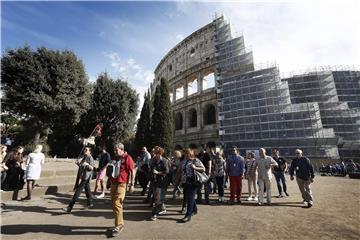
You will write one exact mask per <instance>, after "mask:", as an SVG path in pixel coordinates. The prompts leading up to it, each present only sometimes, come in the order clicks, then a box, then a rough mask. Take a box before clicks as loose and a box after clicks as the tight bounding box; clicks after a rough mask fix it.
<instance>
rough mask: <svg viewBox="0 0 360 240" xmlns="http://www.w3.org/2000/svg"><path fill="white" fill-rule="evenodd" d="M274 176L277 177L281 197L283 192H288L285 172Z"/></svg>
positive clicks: (276, 173)
mask: <svg viewBox="0 0 360 240" xmlns="http://www.w3.org/2000/svg"><path fill="white" fill-rule="evenodd" d="M274 175H275V179H276V184H277V187H278V190H279V194H280V195H281V194H282V193H283V190H284V192H287V187H286V180H285V173H284V172H274ZM280 182H281V183H282V184H281V183H280ZM281 185H282V187H281Z"/></svg>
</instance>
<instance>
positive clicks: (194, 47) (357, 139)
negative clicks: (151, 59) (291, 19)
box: [150, 16, 360, 159]
mask: <svg viewBox="0 0 360 240" xmlns="http://www.w3.org/2000/svg"><path fill="white" fill-rule="evenodd" d="M161 78H165V79H167V80H168V81H169V86H170V92H171V94H170V99H171V101H172V106H173V114H174V121H175V122H174V127H175V129H174V147H175V148H179V147H188V146H190V147H197V146H199V145H200V144H202V143H207V144H208V146H220V147H223V148H224V149H225V151H227V150H228V149H229V148H230V147H231V146H233V145H236V146H237V147H238V148H239V149H240V151H241V154H245V153H246V152H247V151H253V150H256V149H258V148H259V147H265V148H267V149H270V148H278V149H280V151H281V152H282V155H283V156H284V157H292V156H294V152H295V149H296V148H301V149H303V151H304V154H305V155H306V156H308V157H310V158H317V159H324V158H329V159H339V158H342V159H347V158H353V159H355V158H358V159H359V158H360V71H359V70H356V69H355V67H341V68H340V67H338V68H328V67H323V68H320V69H314V70H311V71H307V72H302V73H297V74H293V75H291V76H287V77H284V78H281V77H280V72H279V68H278V67H277V66H276V65H275V64H268V65H266V66H264V65H257V64H254V60H253V56H252V51H250V50H249V49H247V48H246V47H245V43H244V37H243V36H234V34H233V33H232V29H231V26H230V23H229V22H228V21H227V20H226V19H225V17H224V16H220V17H216V18H215V19H214V20H213V21H212V22H211V23H209V24H208V25H206V26H204V27H202V28H200V29H199V30H197V31H195V32H194V33H192V34H191V35H190V36H188V37H186V38H185V39H184V40H183V41H181V42H180V43H179V44H177V45H176V46H175V47H174V48H172V49H171V50H170V51H169V52H168V53H167V54H166V55H165V56H164V58H163V59H162V60H161V61H160V63H159V64H158V66H157V67H156V69H155V79H154V82H153V83H152V84H151V87H150V88H151V91H152V92H154V90H155V87H156V86H157V85H158V84H159V83H160V79H161Z"/></svg>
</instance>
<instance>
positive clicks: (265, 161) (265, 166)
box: [255, 155, 278, 180]
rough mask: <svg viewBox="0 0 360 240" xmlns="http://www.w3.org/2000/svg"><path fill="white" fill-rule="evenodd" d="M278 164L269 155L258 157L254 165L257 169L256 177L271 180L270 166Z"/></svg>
mask: <svg viewBox="0 0 360 240" xmlns="http://www.w3.org/2000/svg"><path fill="white" fill-rule="evenodd" d="M277 165H278V164H277V163H276V161H275V160H274V159H273V158H272V157H270V156H267V155H265V157H264V158H262V157H259V158H257V159H256V160H255V166H257V169H258V178H259V179H263V180H266V179H268V180H271V178H272V173H271V166H277Z"/></svg>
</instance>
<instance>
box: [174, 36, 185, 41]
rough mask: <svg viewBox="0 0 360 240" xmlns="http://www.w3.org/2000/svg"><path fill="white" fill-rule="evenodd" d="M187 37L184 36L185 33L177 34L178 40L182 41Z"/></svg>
mask: <svg viewBox="0 0 360 240" xmlns="http://www.w3.org/2000/svg"><path fill="white" fill-rule="evenodd" d="M184 38H185V37H184V35H183V34H177V35H176V40H178V41H181V40H183V39H184Z"/></svg>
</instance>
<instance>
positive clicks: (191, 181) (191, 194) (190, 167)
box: [182, 148, 205, 222]
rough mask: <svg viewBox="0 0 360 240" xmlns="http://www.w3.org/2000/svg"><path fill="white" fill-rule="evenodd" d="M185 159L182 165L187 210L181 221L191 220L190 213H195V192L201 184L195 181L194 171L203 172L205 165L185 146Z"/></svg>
mask: <svg viewBox="0 0 360 240" xmlns="http://www.w3.org/2000/svg"><path fill="white" fill-rule="evenodd" d="M184 154H185V161H184V163H183V166H182V170H183V174H184V175H185V176H186V182H185V185H186V188H185V189H186V195H187V210H186V214H185V216H184V218H183V219H182V222H188V221H190V220H191V217H192V215H195V214H197V211H198V209H197V206H196V202H195V194H196V193H197V190H198V188H199V187H200V186H201V184H198V183H197V182H196V181H195V171H198V172H204V171H205V167H204V165H203V164H202V163H201V161H200V160H199V159H198V158H196V157H195V153H194V150H193V149H190V148H186V149H185V150H184Z"/></svg>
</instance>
